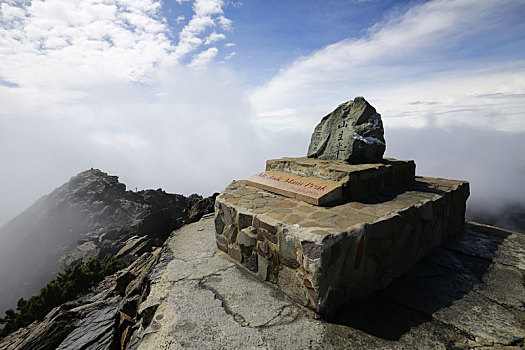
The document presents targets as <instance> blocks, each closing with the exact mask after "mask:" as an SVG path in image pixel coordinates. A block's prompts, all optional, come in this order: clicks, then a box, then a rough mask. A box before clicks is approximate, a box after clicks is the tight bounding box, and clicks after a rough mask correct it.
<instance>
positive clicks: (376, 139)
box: [308, 97, 386, 163]
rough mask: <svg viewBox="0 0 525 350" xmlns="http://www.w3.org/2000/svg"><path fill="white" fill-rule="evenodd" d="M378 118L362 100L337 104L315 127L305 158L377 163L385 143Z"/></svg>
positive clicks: (383, 150) (359, 98) (374, 111)
mask: <svg viewBox="0 0 525 350" xmlns="http://www.w3.org/2000/svg"><path fill="white" fill-rule="evenodd" d="M383 134H384V131H383V123H382V121H381V115H380V114H379V113H377V112H376V110H375V108H374V107H372V106H371V105H370V104H369V103H368V102H367V101H366V100H365V99H364V98H363V97H356V98H355V99H354V100H353V101H348V102H345V103H342V104H340V105H339V106H338V107H337V108H336V109H335V110H334V111H333V112H332V113H330V114H328V115H327V116H325V117H324V118H323V119H322V120H321V122H320V123H319V124H318V125H317V126H316V127H315V129H314V132H313V134H312V139H311V141H310V146H309V147H308V157H310V158H318V159H325V160H344V161H346V162H349V163H377V162H379V161H381V159H382V158H383V153H385V149H386V143H385V138H384V137H383Z"/></svg>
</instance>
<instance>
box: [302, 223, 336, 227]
mask: <svg viewBox="0 0 525 350" xmlns="http://www.w3.org/2000/svg"><path fill="white" fill-rule="evenodd" d="M301 226H302V227H321V228H330V227H332V226H333V225H330V224H329V223H326V222H318V221H317V222H316V221H307V222H304V223H302V224H301Z"/></svg>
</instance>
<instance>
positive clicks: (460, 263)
mask: <svg viewBox="0 0 525 350" xmlns="http://www.w3.org/2000/svg"><path fill="white" fill-rule="evenodd" d="M480 227H481V226H479V227H478V226H476V225H475V224H471V225H469V226H468V227H467V229H466V230H465V232H464V233H463V234H462V235H461V236H459V238H458V239H456V240H455V241H452V242H450V243H449V244H448V248H440V249H438V250H437V251H436V252H435V253H434V254H432V256H429V257H427V258H425V259H423V260H422V261H421V262H420V263H418V264H416V266H414V268H413V269H412V270H411V271H410V272H409V273H407V275H406V276H403V277H402V278H400V279H399V280H397V281H396V282H394V283H393V284H392V286H391V287H389V288H387V290H385V291H383V292H381V293H378V294H376V295H373V296H370V297H367V298H365V299H363V300H360V301H358V302H356V304H354V305H349V306H348V307H346V308H343V309H341V313H340V317H338V318H337V319H335V320H331V322H326V321H324V320H319V319H315V318H314V317H313V316H314V315H312V313H311V312H309V311H306V310H305V309H303V308H301V307H299V306H297V305H296V304H295V303H294V302H293V301H291V300H290V299H289V298H288V297H286V296H285V295H284V294H283V293H282V292H281V291H279V290H277V289H275V288H274V287H272V286H271V285H270V284H268V283H265V282H263V281H261V280H260V279H258V278H257V277H255V276H253V275H252V274H251V273H250V272H248V271H246V270H244V269H242V268H239V267H238V266H237V265H235V264H234V263H233V262H232V261H231V260H229V259H227V258H225V257H223V256H222V255H220V254H218V253H217V252H216V247H215V231H214V225H213V219H210V218H207V219H203V220H201V221H200V222H197V223H194V224H191V225H187V226H184V227H183V228H181V229H180V230H178V231H175V232H174V233H173V234H172V236H171V237H170V238H169V240H168V242H167V243H166V244H167V246H168V248H169V252H166V256H169V259H170V261H169V263H168V264H167V265H165V267H164V268H163V269H161V270H160V271H157V275H156V277H155V279H154V281H153V282H152V285H151V290H150V294H149V296H148V300H154V299H156V298H158V299H160V300H161V303H160V305H159V307H158V308H157V310H156V312H155V315H154V316H153V320H152V323H151V324H150V325H149V327H148V328H146V330H145V332H144V334H145V335H144V336H143V338H142V341H141V343H140V345H139V349H339V348H356V349H423V348H424V349H451V348H459V349H462V348H465V349H466V348H483V347H487V348H509V349H510V348H517V347H519V346H523V338H524V336H525V315H524V314H525V312H524V310H525V309H524V306H525V305H524V300H525V286H524V284H523V281H524V271H523V269H522V266H524V263H525V261H524V260H523V259H524V255H523V251H524V248H525V236H519V235H518V236H516V235H517V234H511V233H508V232H507V233H505V232H503V231H502V232H503V233H501V232H499V233H500V236H493V235H488V234H487V232H484V231H483V229H482V228H483V227H481V228H480ZM461 237H463V238H461ZM494 237H495V238H494ZM469 240H471V242H470V243H471V244H469ZM476 244H478V245H479V246H480V249H479V250H475V249H473V247H475V245H476ZM490 244H492V245H493V247H492V248H493V249H489V248H490ZM511 263H512V266H513V267H511V268H509V267H508V264H511Z"/></svg>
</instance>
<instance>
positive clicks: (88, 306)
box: [0, 248, 161, 350]
mask: <svg viewBox="0 0 525 350" xmlns="http://www.w3.org/2000/svg"><path fill="white" fill-rule="evenodd" d="M160 253H161V248H157V249H156V250H155V251H154V252H147V253H144V254H143V255H142V256H140V257H139V258H138V259H137V260H135V261H134V262H133V263H132V264H131V265H130V266H129V267H127V268H126V269H124V270H121V271H119V272H118V273H116V274H114V275H112V276H109V277H107V278H106V279H105V280H104V281H102V282H101V283H100V284H99V285H97V286H96V287H95V288H93V289H92V290H91V291H90V292H89V293H87V294H86V295H83V296H81V297H79V298H78V299H76V300H74V301H71V302H68V303H65V304H62V305H60V306H59V307H56V308H55V309H53V310H52V311H51V312H49V314H47V315H46V317H45V318H44V320H43V321H41V322H34V323H33V324H32V325H30V326H29V327H26V328H22V329H20V330H18V331H16V332H14V333H12V334H11V335H9V336H7V337H6V338H4V339H2V340H1V341H0V350H7V349H9V350H45V349H60V350H77V349H100V350H102V349H107V350H110V349H125V348H126V346H127V344H128V343H129V342H130V340H133V341H136V340H135V338H136V336H135V335H134V333H135V331H136V330H137V329H138V328H139V327H140V323H139V322H137V319H140V317H143V315H145V312H150V313H151V311H152V310H151V309H149V311H144V310H141V311H140V312H138V308H139V305H141V304H143V301H144V300H145V298H146V297H147V295H148V293H149V277H150V276H151V273H152V271H153V269H154V267H155V266H156V265H157V264H158V263H159V258H160V255H161V254H160ZM143 309H144V307H143Z"/></svg>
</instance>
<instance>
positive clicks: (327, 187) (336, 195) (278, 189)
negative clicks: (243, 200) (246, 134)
mask: <svg viewBox="0 0 525 350" xmlns="http://www.w3.org/2000/svg"><path fill="white" fill-rule="evenodd" d="M246 184H247V185H249V186H253V187H257V188H260V189H263V190H266V191H270V192H273V193H277V194H281V195H283V196H286V197H290V198H294V199H297V200H299V201H303V202H306V203H310V204H314V205H324V204H328V203H332V202H335V201H338V200H340V199H341V198H342V195H343V187H342V185H341V184H339V183H337V182H333V181H327V180H322V179H319V178H312V177H302V176H297V175H291V174H290V173H278V172H270V171H268V172H262V173H258V174H255V175H254V176H252V177H250V178H248V179H246Z"/></svg>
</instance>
